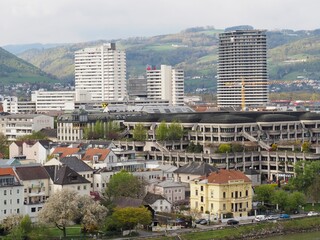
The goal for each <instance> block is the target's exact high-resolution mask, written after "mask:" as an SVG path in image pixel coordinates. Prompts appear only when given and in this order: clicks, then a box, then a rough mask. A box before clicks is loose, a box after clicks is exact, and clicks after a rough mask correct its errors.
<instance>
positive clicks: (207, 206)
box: [190, 169, 253, 219]
mask: <svg viewBox="0 0 320 240" xmlns="http://www.w3.org/2000/svg"><path fill="white" fill-rule="evenodd" d="M190 191H191V193H190V208H191V209H195V210H198V211H200V212H202V213H209V214H210V215H211V216H215V218H217V219H222V218H224V215H225V214H228V213H232V214H233V217H234V218H240V217H246V216H248V212H249V211H250V210H251V209H252V192H253V191H252V183H251V180H250V179H249V178H248V177H247V176H246V175H245V174H244V173H242V172H241V171H237V170H224V169H221V170H218V171H216V172H212V173H211V174H210V175H208V176H203V177H200V178H198V179H195V180H193V181H191V182H190Z"/></svg>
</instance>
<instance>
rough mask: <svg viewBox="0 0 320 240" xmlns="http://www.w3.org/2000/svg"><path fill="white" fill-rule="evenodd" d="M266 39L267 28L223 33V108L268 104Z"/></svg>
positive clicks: (220, 103)
mask: <svg viewBox="0 0 320 240" xmlns="http://www.w3.org/2000/svg"><path fill="white" fill-rule="evenodd" d="M266 39H267V38H266V32H265V31H263V30H237V31H233V32H225V33H221V34H219V53H218V62H219V63H218V86H217V97H218V106H219V107H242V108H246V107H250V106H265V105H266V104H267V103H268V98H269V97H268V72H267V40H266Z"/></svg>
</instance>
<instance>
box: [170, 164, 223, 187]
mask: <svg viewBox="0 0 320 240" xmlns="http://www.w3.org/2000/svg"><path fill="white" fill-rule="evenodd" d="M217 170H218V169H217V168H216V167H214V166H212V165H210V164H208V163H205V162H189V163H187V164H185V165H183V166H182V167H180V168H178V169H176V170H175V171H174V179H175V181H176V182H184V183H189V182H190V181H192V180H194V179H196V178H199V177H201V176H205V175H208V174H210V173H212V172H215V171H217Z"/></svg>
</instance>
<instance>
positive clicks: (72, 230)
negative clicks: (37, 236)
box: [48, 225, 81, 237]
mask: <svg viewBox="0 0 320 240" xmlns="http://www.w3.org/2000/svg"><path fill="white" fill-rule="evenodd" d="M48 231H49V232H50V236H52V237H60V236H63V232H62V231H61V230H59V229H58V228H56V227H54V228H49V229H48ZM80 235H81V227H80V225H74V226H70V227H67V236H80Z"/></svg>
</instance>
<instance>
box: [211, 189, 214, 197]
mask: <svg viewBox="0 0 320 240" xmlns="http://www.w3.org/2000/svg"><path fill="white" fill-rule="evenodd" d="M213 196H214V195H213V190H211V198H213Z"/></svg>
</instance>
